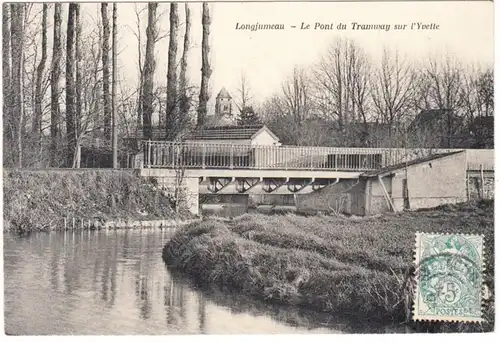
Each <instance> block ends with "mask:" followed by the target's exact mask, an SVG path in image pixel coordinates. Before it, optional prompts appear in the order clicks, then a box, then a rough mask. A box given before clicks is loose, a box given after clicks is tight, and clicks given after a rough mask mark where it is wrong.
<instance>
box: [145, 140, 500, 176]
mask: <svg viewBox="0 0 500 343" xmlns="http://www.w3.org/2000/svg"><path fill="white" fill-rule="evenodd" d="M144 147H145V149H144V152H145V156H144V157H145V158H144V166H145V167H146V168H163V169H189V170H196V169H200V170H204V172H203V173H202V174H203V175H205V176H208V175H207V170H216V169H218V170H259V171H262V172H265V171H266V170H267V171H271V173H272V174H275V173H276V171H290V172H291V171H309V172H312V171H323V172H324V171H330V172H339V173H341V172H364V171H370V170H377V169H380V168H383V167H387V166H390V165H394V164H397V163H401V162H405V161H410V160H414V159H416V158H420V157H424V156H427V155H429V154H433V153H445V152H452V151H460V150H464V149H404V148H393V149H389V148H343V147H342V148H340V147H305V146H257V145H232V144H220V143H217V144H213V143H192V142H190V143H175V142H165V141H162V142H158V141H146V142H145V144H144ZM493 156H494V151H493V150H473V149H469V150H467V161H468V167H469V169H471V168H472V169H474V168H477V166H478V165H481V166H482V168H484V169H485V170H493V169H494V167H493V166H494V163H493ZM239 173H241V172H239ZM233 174H234V173H233ZM251 174H253V173H251ZM292 174H294V173H292ZM287 175H290V173H287Z"/></svg>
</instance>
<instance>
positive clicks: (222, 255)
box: [163, 200, 494, 332]
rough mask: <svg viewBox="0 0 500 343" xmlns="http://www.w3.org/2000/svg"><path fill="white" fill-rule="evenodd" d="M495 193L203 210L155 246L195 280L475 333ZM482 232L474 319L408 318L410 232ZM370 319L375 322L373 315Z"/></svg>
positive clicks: (267, 298) (489, 306)
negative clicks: (378, 206) (365, 207)
mask: <svg viewBox="0 0 500 343" xmlns="http://www.w3.org/2000/svg"><path fill="white" fill-rule="evenodd" d="M493 205H494V204H493V201H491V200H482V201H479V202H468V203H462V204H457V205H444V206H439V207H437V208H434V209H428V210H421V211H417V212H404V213H396V214H385V215H382V216H378V217H371V218H354V217H353V218H345V217H333V216H322V215H318V216H310V217H305V216H298V215H294V214H286V215H275V216H267V215H262V214H245V215H242V216H240V217H236V218H234V219H221V218H209V219H207V220H204V221H203V222H195V223H191V224H189V225H187V226H186V227H184V228H183V229H181V230H178V231H177V232H176V233H175V234H174V235H173V237H172V239H171V240H170V241H169V242H168V243H167V244H166V245H165V247H164V249H163V259H164V261H165V262H166V264H167V265H169V266H170V268H173V269H175V270H177V271H179V272H181V273H183V274H184V275H186V276H188V277H189V278H190V279H192V280H193V282H195V283H196V284H197V285H198V286H201V287H209V288H214V289H220V290H223V291H224V290H225V291H228V292H229V291H230V292H234V291H237V292H239V293H242V294H245V295H248V296H251V297H253V298H256V299H258V300H262V301H264V302H268V303H277V304H284V305H292V306H299V307H305V308H308V309H313V310H316V311H319V312H326V313H331V314H335V315H342V316H344V317H346V318H349V317H350V318H352V319H356V320H358V321H359V320H369V321H370V322H373V324H378V325H406V327H408V328H409V330H410V331H417V332H482V331H492V330H493V327H494V281H493V280H494V275H493V263H494V256H493V251H494V249H493V244H494V240H493V231H494V225H493V217H494V210H493V207H494V206H493ZM417 231H423V232H443V233H444V232H447V233H453V232H454V233H468V234H483V235H484V236H485V239H484V242H485V256H484V259H485V270H484V274H483V276H484V284H485V285H486V286H487V287H488V289H489V291H490V292H491V296H490V297H489V299H487V300H485V301H484V311H483V314H484V319H485V321H484V322H483V323H482V324H478V323H446V322H437V323H436V322H414V321H412V320H411V318H412V313H411V311H412V302H413V292H414V287H415V281H414V269H415V268H414V265H413V254H414V246H415V232H417ZM375 322H378V323H375Z"/></svg>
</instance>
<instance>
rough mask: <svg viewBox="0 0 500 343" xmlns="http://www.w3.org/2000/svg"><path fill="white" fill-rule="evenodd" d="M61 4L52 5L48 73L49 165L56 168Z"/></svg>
mask: <svg viewBox="0 0 500 343" xmlns="http://www.w3.org/2000/svg"><path fill="white" fill-rule="evenodd" d="M61 53H62V51H61V4H60V3H55V4H54V43H53V48H52V66H51V69H52V70H51V73H50V138H51V144H50V154H51V165H52V166H53V167H56V166H57V165H56V159H57V139H58V136H59V79H60V76H61Z"/></svg>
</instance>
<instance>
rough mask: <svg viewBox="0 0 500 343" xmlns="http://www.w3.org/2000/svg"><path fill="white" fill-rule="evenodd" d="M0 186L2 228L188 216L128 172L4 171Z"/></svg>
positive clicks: (154, 222)
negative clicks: (1, 194) (0, 190)
mask: <svg viewBox="0 0 500 343" xmlns="http://www.w3.org/2000/svg"><path fill="white" fill-rule="evenodd" d="M3 189H4V193H3V197H4V198H3V199H4V202H3V206H4V218H3V225H4V228H3V230H4V232H6V231H12V232H18V233H26V232H32V231H52V230H64V229H65V228H66V229H72V228H73V227H74V228H75V229H80V228H82V227H83V228H86V229H101V228H120V227H125V226H128V227H141V226H144V227H161V226H165V225H167V224H168V222H172V223H178V222H181V223H183V222H185V221H186V220H189V219H191V218H192V216H191V215H190V214H189V213H187V212H185V211H182V210H181V211H179V213H176V212H175V211H174V210H173V209H172V206H171V202H170V199H169V198H168V197H167V196H166V195H164V194H163V193H162V191H161V190H159V189H157V188H156V186H155V185H154V184H153V183H151V182H149V181H148V180H145V179H142V178H140V177H139V176H137V175H135V174H134V173H133V172H130V171H114V170H74V171H57V170H50V171H34V170H16V169H12V170H4V171H3ZM141 224H144V225H141Z"/></svg>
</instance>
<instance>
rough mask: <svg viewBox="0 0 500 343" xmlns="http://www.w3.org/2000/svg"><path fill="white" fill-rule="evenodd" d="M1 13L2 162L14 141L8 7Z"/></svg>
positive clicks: (4, 7)
mask: <svg viewBox="0 0 500 343" xmlns="http://www.w3.org/2000/svg"><path fill="white" fill-rule="evenodd" d="M2 6H3V11H2V82H3V89H2V94H3V126H4V131H3V132H4V150H3V151H4V161H5V160H6V158H5V157H6V155H5V154H6V153H7V152H12V150H13V149H12V148H13V147H12V144H13V141H14V136H13V130H12V115H11V107H12V104H11V103H12V101H11V96H12V87H11V73H10V54H11V51H10V39H11V38H10V5H9V4H3V5H2Z"/></svg>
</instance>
